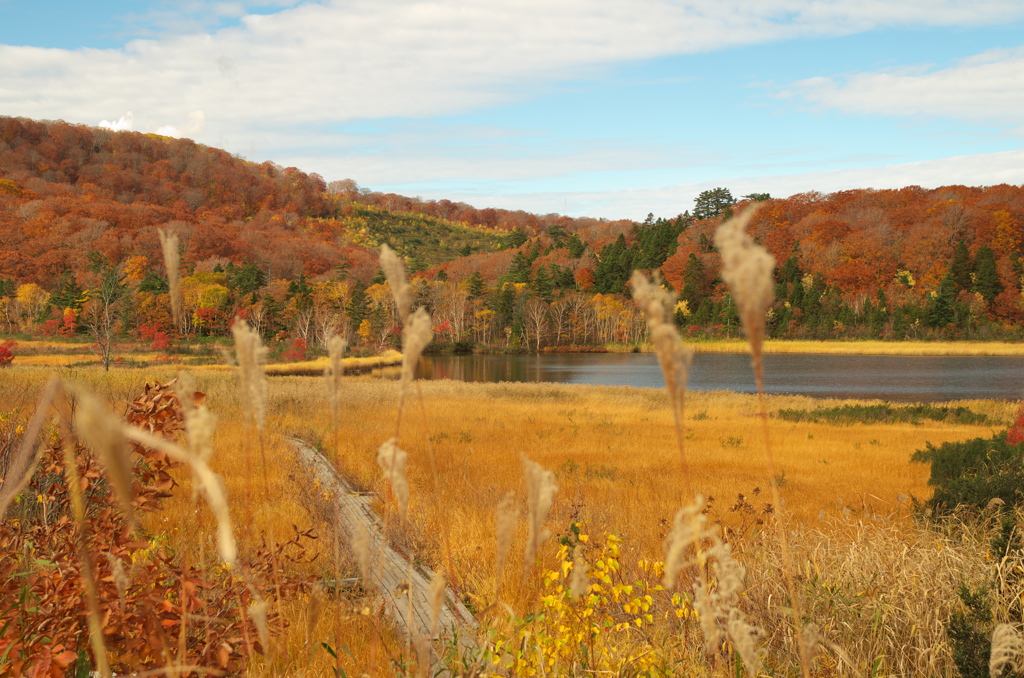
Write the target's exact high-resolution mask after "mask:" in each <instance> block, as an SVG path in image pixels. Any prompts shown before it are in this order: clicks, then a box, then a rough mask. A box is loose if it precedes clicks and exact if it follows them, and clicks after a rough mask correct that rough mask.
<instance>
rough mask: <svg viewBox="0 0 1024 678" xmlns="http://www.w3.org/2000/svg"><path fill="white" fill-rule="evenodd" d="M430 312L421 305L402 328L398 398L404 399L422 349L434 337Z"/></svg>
mask: <svg viewBox="0 0 1024 678" xmlns="http://www.w3.org/2000/svg"><path fill="white" fill-rule="evenodd" d="M430 325H431V323H430V314H429V313H427V311H426V309H424V308H423V307H422V306H421V307H419V308H417V309H416V312H415V313H413V314H412V315H411V316H410V317H409V319H408V322H407V323H406V324H405V327H404V328H403V329H402V386H401V395H400V399H401V400H403V401H404V400H405V397H406V395H407V394H408V393H409V386H410V385H411V384H412V380H413V377H414V376H415V373H416V364H417V363H418V362H419V360H420V355H422V353H423V349H425V348H426V347H427V344H429V343H430V340H431V339H433V338H434V330H433V329H431V326H430Z"/></svg>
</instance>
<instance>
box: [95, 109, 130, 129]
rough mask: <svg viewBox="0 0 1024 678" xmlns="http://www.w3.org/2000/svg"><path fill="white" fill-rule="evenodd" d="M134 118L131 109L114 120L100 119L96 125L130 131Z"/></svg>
mask: <svg viewBox="0 0 1024 678" xmlns="http://www.w3.org/2000/svg"><path fill="white" fill-rule="evenodd" d="M134 120H135V115H134V114H133V113H132V112H131V111H128V112H127V113H125V114H124V115H122V116H121V117H120V118H118V119H117V120H114V121H110V120H100V121H99V123H97V125H96V126H97V127H106V128H107V129H109V130H113V131H114V132H130V131H132V124H133V122H134Z"/></svg>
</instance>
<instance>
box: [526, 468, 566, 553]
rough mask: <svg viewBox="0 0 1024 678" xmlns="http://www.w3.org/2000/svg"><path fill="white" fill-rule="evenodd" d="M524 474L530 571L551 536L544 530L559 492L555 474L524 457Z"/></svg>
mask: <svg viewBox="0 0 1024 678" xmlns="http://www.w3.org/2000/svg"><path fill="white" fill-rule="evenodd" d="M523 473H524V475H525V476H526V499H527V506H528V507H529V534H528V536H527V539H526V564H525V567H526V568H527V569H529V567H530V565H531V564H532V563H533V559H534V558H535V557H536V556H537V551H538V550H540V545H541V544H542V543H543V542H544V540H545V539H547V538H548V536H549V534H548V531H547V530H546V529H544V521H545V520H547V518H548V512H549V511H550V510H551V504H552V502H553V501H554V498H555V492H557V491H558V484H557V483H556V482H555V474H554V473H552V472H551V471H547V470H545V469H544V467H543V466H541V465H540V464H538V463H537V462H535V461H531V460H530V459H528V458H526V456H525V455H524V456H523Z"/></svg>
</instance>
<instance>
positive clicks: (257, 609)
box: [249, 600, 267, 652]
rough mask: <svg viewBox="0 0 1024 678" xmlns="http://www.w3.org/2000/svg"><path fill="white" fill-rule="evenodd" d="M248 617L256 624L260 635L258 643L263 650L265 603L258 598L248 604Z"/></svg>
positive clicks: (265, 628)
mask: <svg viewBox="0 0 1024 678" xmlns="http://www.w3.org/2000/svg"><path fill="white" fill-rule="evenodd" d="M249 619H252V623H253V624H255V625H256V632H257V633H259V635H260V644H261V645H263V652H266V651H267V604H266V603H265V602H264V601H262V600H258V601H256V602H255V603H253V604H251V605H250V606H249Z"/></svg>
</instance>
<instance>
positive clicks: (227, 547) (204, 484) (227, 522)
mask: <svg viewBox="0 0 1024 678" xmlns="http://www.w3.org/2000/svg"><path fill="white" fill-rule="evenodd" d="M121 430H122V431H123V432H124V435H125V436H126V437H127V438H128V439H129V440H134V441H135V442H137V443H139V444H140V445H144V446H146V447H149V448H152V449H154V450H160V451H161V452H163V453H165V454H166V455H167V456H169V457H170V458H171V459H173V460H175V461H180V462H184V463H186V464H188V465H189V466H190V467H191V468H192V471H193V474H194V476H193V477H194V478H196V480H197V485H198V487H199V488H200V490H201V491H202V493H203V495H204V496H205V497H206V503H207V504H209V506H210V510H212V511H213V515H214V516H215V517H216V519H217V551H218V553H219V554H220V557H221V560H223V561H224V562H225V563H226V564H227V565H228V566H231V565H234V564H235V559H236V558H237V556H238V549H237V546H236V544H235V535H234V532H233V531H232V528H231V511H230V509H229V507H228V500H227V492H226V491H225V490H224V483H223V481H222V480H221V478H220V476H218V475H217V474H216V473H214V472H213V471H212V470H210V467H209V465H208V464H207V463H206V461H204V460H203V459H201V458H200V457H198V456H196V455H193V454H189V453H188V452H186V451H185V450H183V449H181V448H180V447H178V446H177V445H175V444H174V443H172V442H171V441H170V440H167V439H166V438H163V437H161V436H157V435H154V434H152V433H150V432H149V431H143V430H142V429H140V428H137V427H135V426H128V425H125V426H124V427H123V428H122V429H121Z"/></svg>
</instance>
